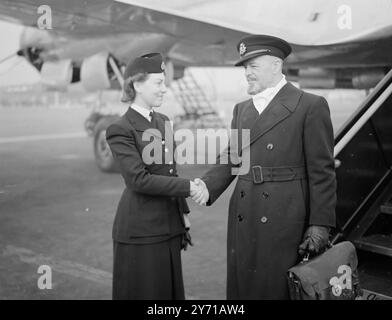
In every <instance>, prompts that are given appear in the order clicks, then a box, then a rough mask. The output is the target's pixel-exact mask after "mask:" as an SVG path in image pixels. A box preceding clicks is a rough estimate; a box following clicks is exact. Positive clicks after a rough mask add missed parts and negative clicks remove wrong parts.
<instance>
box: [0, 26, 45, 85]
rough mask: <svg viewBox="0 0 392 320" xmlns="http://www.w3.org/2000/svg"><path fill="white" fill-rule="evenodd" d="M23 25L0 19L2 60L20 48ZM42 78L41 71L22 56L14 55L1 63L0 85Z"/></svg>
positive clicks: (22, 82)
mask: <svg viewBox="0 0 392 320" xmlns="http://www.w3.org/2000/svg"><path fill="white" fill-rule="evenodd" d="M22 30H23V26H20V25H17V24H13V23H9V22H4V21H0V43H1V46H0V61H1V60H2V59H3V58H5V57H7V56H9V55H11V54H13V53H15V52H16V51H17V50H18V49H19V37H20V33H21V32H22ZM39 80H40V76H39V73H38V72H37V71H36V70H35V69H34V68H33V67H32V66H31V65H30V64H29V63H28V62H27V61H26V60H25V59H24V58H22V57H13V58H11V59H9V60H7V61H5V62H3V63H1V64H0V86H8V85H18V84H32V83H37V82H38V81H39Z"/></svg>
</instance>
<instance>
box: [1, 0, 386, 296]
mask: <svg viewBox="0 0 392 320" xmlns="http://www.w3.org/2000/svg"><path fill="white" fill-rule="evenodd" d="M41 5H42V3H41V2H40V1H37V0H24V1H18V0H17V1H11V0H1V1H0V19H3V20H6V21H11V22H16V23H19V24H23V25H26V26H27V28H26V30H25V32H24V33H23V34H22V36H21V39H20V50H18V52H17V53H16V54H17V55H19V56H23V57H24V58H26V59H27V60H28V61H29V62H30V63H31V64H32V65H33V66H34V67H35V68H36V69H37V70H38V71H40V73H41V77H42V81H43V82H44V83H46V84H47V85H48V86H52V87H66V86H68V85H71V84H75V83H81V84H82V86H83V87H84V88H85V89H86V90H90V91H91V90H104V89H108V88H117V89H120V88H121V85H122V81H123V79H122V70H123V68H124V66H125V64H126V63H127V62H128V60H129V59H130V58H132V57H135V56H138V55H141V54H143V53H145V52H152V51H158V52H161V53H163V55H164V56H165V59H166V65H167V66H168V68H167V78H168V83H172V85H174V84H175V83H176V82H177V83H178V84H177V88H178V89H179V92H180V95H184V94H186V91H189V88H190V85H189V79H187V78H189V76H187V73H186V70H187V68H188V67H192V66H214V67H219V66H222V67H224V66H233V64H234V62H235V61H236V60H237V58H238V56H237V52H236V49H235V48H236V44H237V42H238V40H239V39H240V38H242V37H244V36H245V35H249V34H258V33H260V34H270V35H275V36H278V37H282V38H284V39H286V40H287V41H288V42H290V43H291V45H292V47H293V53H292V54H291V55H290V56H289V57H288V58H287V61H285V65H284V72H285V74H286V75H287V77H288V79H289V80H291V81H296V82H298V84H299V86H300V87H303V88H322V89H334V88H355V89H372V91H371V92H370V93H369V95H368V96H367V98H366V99H365V101H364V102H363V103H362V104H361V106H360V107H359V108H358V109H357V111H356V112H355V113H354V114H353V115H352V116H351V117H350V119H348V120H347V121H346V123H345V124H344V125H343V126H342V127H341V128H340V130H339V131H338V132H336V133H335V157H336V173H337V178H338V182H339V183H338V204H337V216H338V224H339V228H338V231H337V232H336V234H335V238H334V241H339V240H340V239H342V238H345V239H349V240H351V241H352V242H353V243H354V244H355V245H356V247H357V249H359V250H360V252H361V255H362V258H363V262H362V266H363V267H362V269H361V277H362V278H363V279H366V281H365V283H366V284H365V288H366V290H365V291H366V294H365V297H366V298H367V299H373V298H374V299H383V298H388V297H389V298H391V297H392V292H391V288H392V283H391V281H390V279H391V275H390V271H389V270H392V262H391V259H392V239H391V235H392V140H391V135H390V134H389V133H390V132H392V130H391V129H392V128H391V121H390V119H391V118H392V106H391V104H392V100H391V99H392V98H391V92H392V73H391V72H392V71H390V69H391V66H392V55H391V54H390V52H391V49H392V21H391V19H390V17H391V16H392V2H391V1H390V0H375V1H365V0H346V1H344V2H342V1H339V0H330V1H325V0H302V1H301V2H300V4H299V2H294V1H288V0H275V1H256V0H245V1H235V0H225V1H223V0H217V1H203V0H186V1H185V0H172V1H165V2H161V1H158V0H139V1H133V0H118V1H115V0H85V1H77V0H72V1H61V0H48V1H46V5H45V6H41ZM181 83H182V84H181ZM191 84H193V86H194V87H195V83H194V81H193V82H192V81H191ZM183 101H184V109H185V112H186V114H185V118H186V117H188V118H190V119H198V118H200V117H204V116H207V117H208V116H210V115H216V111H215V110H211V108H207V110H202V111H201V112H200V110H199V108H197V107H194V106H193V107H192V106H186V104H185V99H184V100H183ZM117 117H118V115H107V114H103V113H99V112H97V113H94V114H92V115H91V117H90V118H89V119H88V121H87V127H88V128H87V129H88V130H89V131H90V132H91V133H92V134H93V135H94V146H95V152H96V159H97V163H98V166H99V167H100V168H101V169H102V170H103V171H111V170H115V164H114V161H113V159H112V157H111V154H110V150H109V149H108V147H107V145H106V141H105V130H106V128H107V126H108V125H109V124H110V123H111V122H113V121H115V120H116V119H117ZM183 119H184V118H183ZM183 119H182V120H183ZM388 120H389V121H388ZM370 154H371V157H370V156H369V155H370ZM376 260H377V261H378V262H377V263H374V261H376ZM388 268H389V269H388Z"/></svg>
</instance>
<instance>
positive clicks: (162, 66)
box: [161, 61, 165, 71]
mask: <svg viewBox="0 0 392 320" xmlns="http://www.w3.org/2000/svg"><path fill="white" fill-rule="evenodd" d="M161 69H162V70H163V71H165V62H163V61H162V63H161Z"/></svg>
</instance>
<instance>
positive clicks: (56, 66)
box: [41, 60, 74, 88]
mask: <svg viewBox="0 0 392 320" xmlns="http://www.w3.org/2000/svg"><path fill="white" fill-rule="evenodd" d="M73 69H74V68H73V65H72V61H71V60H61V61H46V62H44V63H43V65H42V68H41V81H42V83H43V84H44V85H46V86H49V87H55V88H65V87H66V86H67V85H69V84H70V83H71V81H72V74H73Z"/></svg>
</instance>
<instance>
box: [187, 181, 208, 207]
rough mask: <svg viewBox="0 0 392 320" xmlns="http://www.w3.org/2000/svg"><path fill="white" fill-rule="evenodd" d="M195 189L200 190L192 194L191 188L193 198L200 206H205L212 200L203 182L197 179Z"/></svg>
mask: <svg viewBox="0 0 392 320" xmlns="http://www.w3.org/2000/svg"><path fill="white" fill-rule="evenodd" d="M193 183H194V185H195V187H196V188H198V189H197V191H195V192H193V194H192V187H191V197H192V200H194V201H195V202H196V203H198V204H199V205H205V204H206V203H207V201H208V199H209V198H210V194H209V192H208V189H207V186H206V184H205V183H204V181H203V180H201V179H199V178H197V179H195V181H194V182H193ZM191 185H192V184H191Z"/></svg>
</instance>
